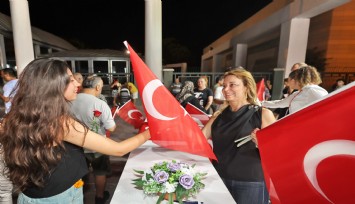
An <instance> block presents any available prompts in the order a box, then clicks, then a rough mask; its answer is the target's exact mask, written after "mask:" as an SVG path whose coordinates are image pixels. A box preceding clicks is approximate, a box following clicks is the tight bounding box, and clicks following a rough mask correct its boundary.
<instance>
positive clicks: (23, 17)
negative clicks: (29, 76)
mask: <svg viewBox="0 0 355 204" xmlns="http://www.w3.org/2000/svg"><path fill="white" fill-rule="evenodd" d="M10 10H11V22H12V32H13V36H14V47H15V57H16V66H17V73H18V74H20V73H21V72H22V70H23V69H24V68H25V67H26V65H27V64H28V63H29V62H31V61H32V60H33V59H34V53H33V42H32V31H31V23H30V14H29V10H28V2H27V0H10Z"/></svg>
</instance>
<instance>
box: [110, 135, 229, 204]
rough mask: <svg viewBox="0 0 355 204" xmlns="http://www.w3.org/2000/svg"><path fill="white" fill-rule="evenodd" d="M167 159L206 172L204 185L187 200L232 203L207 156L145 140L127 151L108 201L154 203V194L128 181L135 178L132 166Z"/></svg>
mask: <svg viewBox="0 0 355 204" xmlns="http://www.w3.org/2000/svg"><path fill="white" fill-rule="evenodd" d="M171 160H179V161H182V162H186V163H188V164H191V165H192V164H196V167H195V168H196V169H197V170H198V171H201V172H207V173H208V174H207V176H206V178H205V179H204V180H203V181H202V182H203V183H204V184H205V188H204V189H203V190H201V191H200V192H199V193H198V194H197V195H196V197H195V198H189V200H193V201H198V202H199V204H202V203H203V204H214V203H216V204H217V203H218V204H220V203H223V204H233V203H235V201H234V199H233V197H232V196H231V194H230V193H229V191H228V189H227V187H226V186H225V185H224V183H223V181H222V180H221V178H220V177H219V175H218V173H217V172H216V170H215V169H214V167H213V165H212V164H211V162H210V161H209V160H208V159H207V158H205V157H201V156H197V155H193V154H189V153H185V152H179V151H174V150H169V149H165V148H162V147H159V146H157V145H156V144H154V143H152V142H151V141H147V142H146V143H145V144H143V145H142V146H141V147H139V148H137V149H136V150H134V151H132V152H131V154H130V156H129V158H128V161H127V163H126V166H125V168H124V170H123V172H122V175H121V178H120V180H119V182H118V184H117V187H116V190H115V192H114V194H113V196H112V199H111V203H112V204H121V203H124V204H131V203H132V204H138V203H139V204H141V203H146V204H155V203H156V201H157V200H158V196H155V197H152V196H146V195H145V194H144V193H143V191H142V190H139V189H136V188H135V187H134V185H133V184H132V183H133V182H132V180H133V179H136V178H138V177H137V176H136V175H135V173H134V169H136V170H145V169H148V168H149V167H151V166H152V165H153V164H154V163H157V162H160V161H171ZM162 203H167V201H163V202H162Z"/></svg>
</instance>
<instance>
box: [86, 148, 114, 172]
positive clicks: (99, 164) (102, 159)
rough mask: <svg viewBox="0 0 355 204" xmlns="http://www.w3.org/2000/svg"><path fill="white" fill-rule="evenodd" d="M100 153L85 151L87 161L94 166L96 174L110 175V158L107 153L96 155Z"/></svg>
mask: <svg viewBox="0 0 355 204" xmlns="http://www.w3.org/2000/svg"><path fill="white" fill-rule="evenodd" d="M97 154H98V153H85V157H86V162H87V164H88V166H89V167H90V166H91V167H92V169H93V173H94V175H98V176H101V175H108V174H111V164H110V158H109V156H107V155H101V156H99V157H97V156H96V157H95V155H97Z"/></svg>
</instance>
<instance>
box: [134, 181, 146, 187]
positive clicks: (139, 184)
mask: <svg viewBox="0 0 355 204" xmlns="http://www.w3.org/2000/svg"><path fill="white" fill-rule="evenodd" d="M133 184H134V185H136V186H137V187H139V188H143V185H144V181H136V182H134V183H133Z"/></svg>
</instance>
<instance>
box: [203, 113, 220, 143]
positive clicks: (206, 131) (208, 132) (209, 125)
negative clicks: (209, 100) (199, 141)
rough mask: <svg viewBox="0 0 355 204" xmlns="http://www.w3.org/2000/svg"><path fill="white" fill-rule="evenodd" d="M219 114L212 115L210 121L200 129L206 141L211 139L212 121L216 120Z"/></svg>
mask: <svg viewBox="0 0 355 204" xmlns="http://www.w3.org/2000/svg"><path fill="white" fill-rule="evenodd" d="M218 115H219V114H213V115H212V117H211V119H210V120H209V121H208V122H207V124H206V125H205V126H204V127H203V128H202V133H203V135H204V136H205V137H206V139H210V138H211V137H212V131H211V128H212V124H213V122H214V120H216V118H217V116H218Z"/></svg>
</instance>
